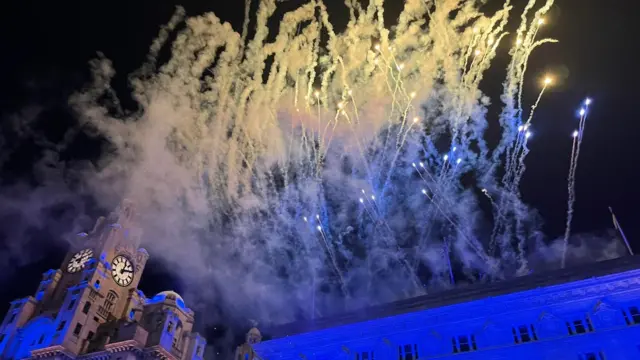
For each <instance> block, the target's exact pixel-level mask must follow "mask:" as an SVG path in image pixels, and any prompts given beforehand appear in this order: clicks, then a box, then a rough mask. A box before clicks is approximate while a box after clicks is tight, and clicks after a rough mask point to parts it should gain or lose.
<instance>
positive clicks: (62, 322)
mask: <svg viewBox="0 0 640 360" xmlns="http://www.w3.org/2000/svg"><path fill="white" fill-rule="evenodd" d="M65 325H67V322H66V321H61V322H60V324H58V328H57V329H56V331H60V330H62V329H64V326H65Z"/></svg>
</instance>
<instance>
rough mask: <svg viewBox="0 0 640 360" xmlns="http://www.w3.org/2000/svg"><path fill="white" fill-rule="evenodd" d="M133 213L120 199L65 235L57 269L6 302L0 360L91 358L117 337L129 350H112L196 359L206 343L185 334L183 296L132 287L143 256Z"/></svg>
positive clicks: (187, 313) (187, 320)
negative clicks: (85, 227) (30, 292)
mask: <svg viewBox="0 0 640 360" xmlns="http://www.w3.org/2000/svg"><path fill="white" fill-rule="evenodd" d="M136 218H137V212H136V208H135V206H134V204H133V203H132V202H130V201H128V200H124V201H123V202H122V203H121V205H120V206H119V207H118V208H117V209H116V211H114V212H112V213H111V214H110V215H109V216H108V217H106V218H105V217H101V218H99V219H98V221H97V222H96V224H95V226H94V227H93V229H92V230H91V231H90V232H89V233H80V234H78V235H77V236H76V237H75V238H74V239H73V240H72V241H71V246H70V249H69V252H68V253H67V255H66V256H65V258H64V260H63V261H62V264H61V267H60V269H58V270H49V271H47V272H46V273H44V275H43V278H42V281H41V282H40V286H39V287H38V289H37V290H36V293H35V296H33V297H32V296H30V297H27V298H25V299H20V300H15V301H13V302H12V303H11V308H10V309H9V312H8V314H7V316H6V317H5V319H4V321H3V322H2V324H1V325H0V358H2V359H23V358H30V357H31V358H39V359H49V358H51V359H54V358H55V359H57V358H59V357H58V356H60V354H64V355H65V356H67V357H69V358H75V357H76V356H78V355H83V358H91V357H87V356H88V355H90V354H92V353H102V352H104V351H107V350H108V349H109V348H110V347H113V344H116V343H118V344H119V343H123V342H125V343H127V344H128V345H129V346H130V347H133V350H131V349H129V348H127V347H125V348H122V346H120V347H117V348H118V349H120V350H121V351H124V350H122V349H129V350H131V351H132V352H133V353H136V352H137V353H139V354H142V353H146V354H147V355H146V358H152V359H153V358H156V356H155V355H153V354H160V353H162V354H164V355H162V356H165V355H167V354H169V355H171V354H172V355H173V356H172V357H168V358H170V359H198V358H201V356H202V353H203V350H204V346H205V344H206V343H205V341H204V339H203V338H202V337H200V336H199V335H198V334H197V333H192V332H191V328H192V325H193V322H194V320H193V316H194V315H193V311H191V310H190V309H189V308H187V307H186V306H185V304H184V300H182V298H181V297H180V296H179V295H178V294H176V293H173V292H164V293H161V294H165V295H164V296H161V294H158V295H157V296H155V297H153V298H152V299H147V298H146V297H145V296H144V294H143V293H142V292H141V291H139V290H137V286H138V283H139V282H140V277H141V275H142V271H143V270H144V267H145V265H146V262H147V259H148V258H149V254H148V253H147V251H146V250H144V249H143V248H140V241H141V237H142V231H141V229H140V228H139V227H138V225H137V221H136ZM169 293H170V294H174V295H171V296H166V294H169ZM171 300H173V302H172V301H171ZM151 317H152V318H153V327H151V326H149V325H150V324H151V321H150V320H149V318H151ZM169 318H171V319H173V320H172V321H169V320H167V319H169ZM162 321H165V322H168V323H171V324H177V323H180V324H181V327H180V329H179V330H181V331H180V336H187V337H188V339H186V340H184V341H183V339H175V331H173V333H174V334H171V331H167V330H172V329H169V328H168V327H167V328H164V327H160V326H158V324H159V322H162ZM144 325H147V326H146V328H145V326H144ZM172 327H175V326H174V325H172ZM165 333H169V334H165ZM161 339H165V340H164V342H165V343H166V344H164V345H163V344H162V341H161ZM166 339H170V340H166ZM178 340H180V341H178ZM127 351H128V350H127ZM136 356H137V355H136ZM162 356H160V357H162ZM63 358H64V357H63ZM125 358H127V357H125ZM135 358H137V357H133V358H132V359H135ZM165 358H167V356H165Z"/></svg>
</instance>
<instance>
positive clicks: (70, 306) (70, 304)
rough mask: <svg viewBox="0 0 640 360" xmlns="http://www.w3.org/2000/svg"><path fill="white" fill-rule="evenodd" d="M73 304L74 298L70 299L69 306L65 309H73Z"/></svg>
mask: <svg viewBox="0 0 640 360" xmlns="http://www.w3.org/2000/svg"><path fill="white" fill-rule="evenodd" d="M75 305H76V299H71V301H70V302H69V306H67V310H71V309H73V307H74V306H75Z"/></svg>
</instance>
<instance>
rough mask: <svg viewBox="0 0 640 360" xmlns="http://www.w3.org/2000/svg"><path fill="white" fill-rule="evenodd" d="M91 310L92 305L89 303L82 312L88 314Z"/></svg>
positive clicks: (85, 304)
mask: <svg viewBox="0 0 640 360" xmlns="http://www.w3.org/2000/svg"><path fill="white" fill-rule="evenodd" d="M89 309H91V303H90V302H88V301H87V302H86V303H84V306H83V307H82V312H83V313H85V314H88V313H89Z"/></svg>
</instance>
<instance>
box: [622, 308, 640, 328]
mask: <svg viewBox="0 0 640 360" xmlns="http://www.w3.org/2000/svg"><path fill="white" fill-rule="evenodd" d="M622 315H623V316H624V321H625V322H626V323H627V325H633V324H640V310H638V307H637V306H632V307H630V308H629V309H628V312H625V311H624V310H623V311H622Z"/></svg>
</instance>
